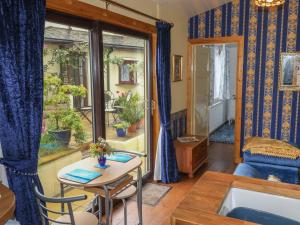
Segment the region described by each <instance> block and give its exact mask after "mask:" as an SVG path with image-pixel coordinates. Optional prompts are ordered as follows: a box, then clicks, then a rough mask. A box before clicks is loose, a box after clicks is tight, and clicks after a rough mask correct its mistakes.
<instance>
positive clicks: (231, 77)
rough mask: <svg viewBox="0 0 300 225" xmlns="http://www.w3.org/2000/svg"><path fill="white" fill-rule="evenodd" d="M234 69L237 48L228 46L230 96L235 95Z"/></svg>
mask: <svg viewBox="0 0 300 225" xmlns="http://www.w3.org/2000/svg"><path fill="white" fill-rule="evenodd" d="M236 67H237V46H236V45H230V47H229V69H230V75H229V84H230V87H231V88H230V89H231V90H230V94H231V95H230V96H232V95H236V87H235V86H236Z"/></svg>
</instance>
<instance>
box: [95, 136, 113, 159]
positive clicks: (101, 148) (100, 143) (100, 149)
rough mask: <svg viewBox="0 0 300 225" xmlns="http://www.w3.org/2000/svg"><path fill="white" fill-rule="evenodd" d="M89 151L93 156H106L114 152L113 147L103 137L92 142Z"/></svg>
mask: <svg viewBox="0 0 300 225" xmlns="http://www.w3.org/2000/svg"><path fill="white" fill-rule="evenodd" d="M89 153H90V155H91V156H92V157H98V158H99V157H105V156H109V155H112V154H113V151H112V147H111V146H110V145H109V144H108V143H107V141H106V140H105V139H103V138H101V137H99V138H98V140H97V142H96V143H92V144H90V148H89Z"/></svg>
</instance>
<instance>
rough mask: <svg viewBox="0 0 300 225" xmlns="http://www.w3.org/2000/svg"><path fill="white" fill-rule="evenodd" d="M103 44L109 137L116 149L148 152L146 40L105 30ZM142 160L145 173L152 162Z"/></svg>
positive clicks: (107, 136)
mask: <svg viewBox="0 0 300 225" xmlns="http://www.w3.org/2000/svg"><path fill="white" fill-rule="evenodd" d="M103 45H104V46H103V47H104V65H105V67H104V83H105V118H106V120H105V123H106V139H107V141H108V142H109V143H110V145H111V146H112V147H113V148H115V149H121V150H127V151H132V152H140V153H145V154H148V151H149V143H148V141H149V138H148V135H149V132H147V131H148V130H149V128H150V126H149V125H148V124H149V123H150V119H149V118H150V113H149V107H147V105H148V101H147V99H149V94H148V91H149V89H148V85H149V84H148V82H147V81H148V79H147V75H148V73H147V41H146V40H144V39H142V38H136V37H132V36H128V35H123V34H117V33H111V32H103ZM145 106H146V107H145ZM143 161H144V162H143V173H144V174H145V173H146V172H148V171H149V165H150V164H149V162H148V158H147V157H144V158H143Z"/></svg>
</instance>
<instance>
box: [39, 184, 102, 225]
mask: <svg viewBox="0 0 300 225" xmlns="http://www.w3.org/2000/svg"><path fill="white" fill-rule="evenodd" d="M34 193H35V196H36V199H37V202H38V205H39V210H40V214H41V216H42V218H43V224H45V222H46V221H48V222H52V223H51V225H60V224H69V225H98V219H97V217H96V216H95V215H93V214H92V213H89V212H73V208H72V203H73V202H77V201H82V200H85V199H87V196H86V195H81V196H74V197H68V198H49V197H46V196H44V195H43V194H41V193H40V192H39V190H38V188H37V187H35V188H34ZM47 203H57V204H67V206H68V212H62V211H60V212H57V211H53V210H50V209H48V208H47V205H46V204H47ZM48 212H51V213H54V214H60V215H61V216H60V217H59V218H57V219H56V220H53V219H50V218H49V217H48V215H47V214H48Z"/></svg>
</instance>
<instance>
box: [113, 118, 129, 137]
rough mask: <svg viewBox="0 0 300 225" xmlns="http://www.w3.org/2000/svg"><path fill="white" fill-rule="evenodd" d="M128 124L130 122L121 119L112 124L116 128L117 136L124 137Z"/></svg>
mask: <svg viewBox="0 0 300 225" xmlns="http://www.w3.org/2000/svg"><path fill="white" fill-rule="evenodd" d="M129 126H130V124H129V123H128V122H126V121H121V122H118V123H116V124H114V125H113V127H114V128H115V129H116V133H117V136H118V137H125V136H126V131H127V128H128V127H129Z"/></svg>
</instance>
